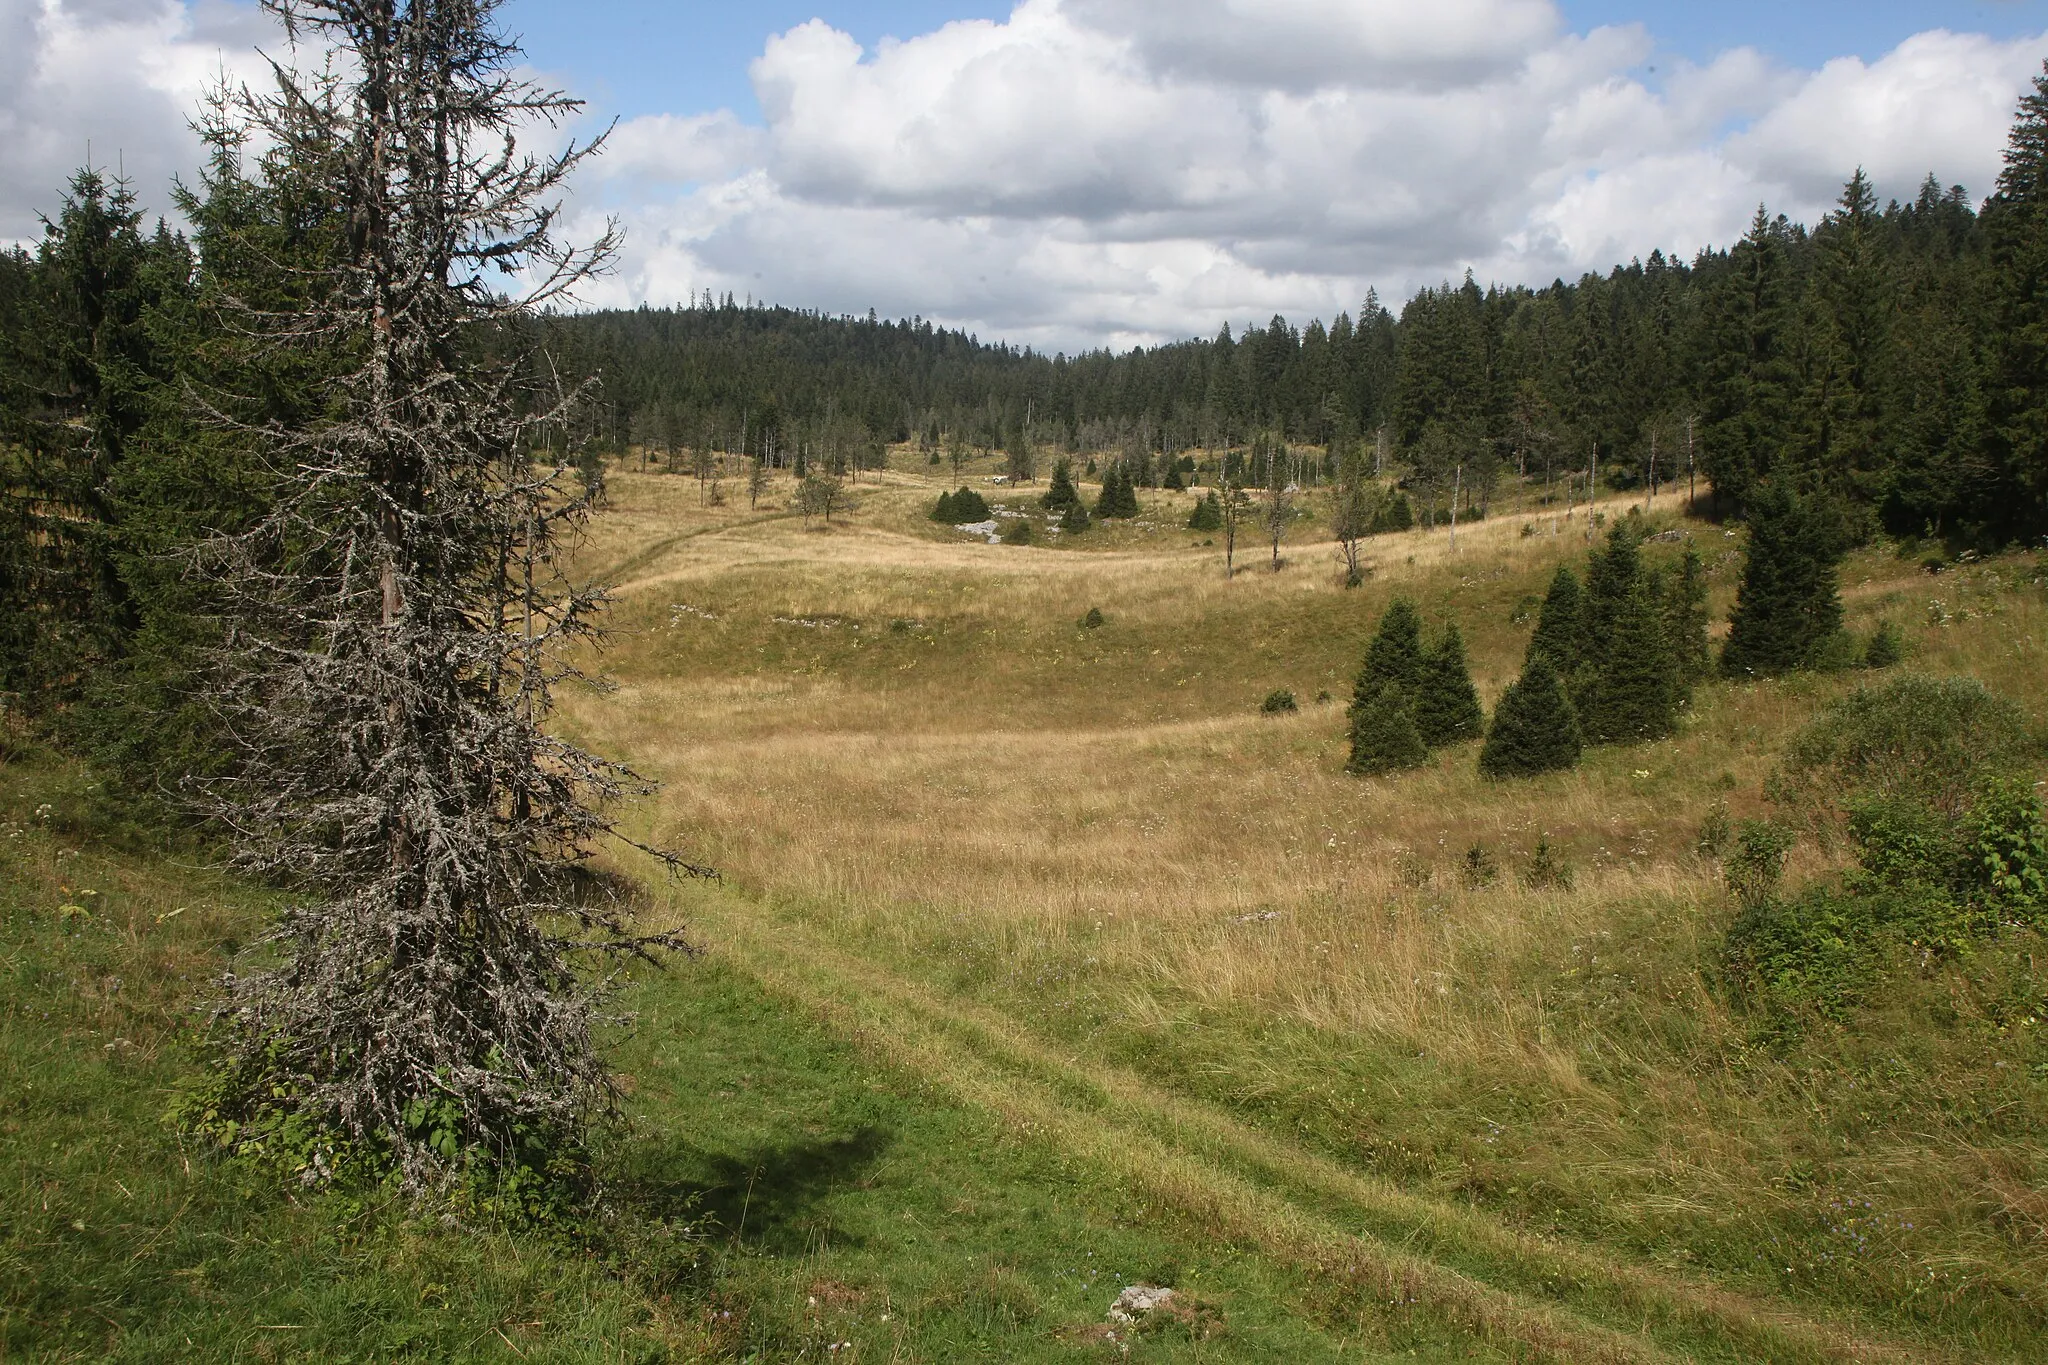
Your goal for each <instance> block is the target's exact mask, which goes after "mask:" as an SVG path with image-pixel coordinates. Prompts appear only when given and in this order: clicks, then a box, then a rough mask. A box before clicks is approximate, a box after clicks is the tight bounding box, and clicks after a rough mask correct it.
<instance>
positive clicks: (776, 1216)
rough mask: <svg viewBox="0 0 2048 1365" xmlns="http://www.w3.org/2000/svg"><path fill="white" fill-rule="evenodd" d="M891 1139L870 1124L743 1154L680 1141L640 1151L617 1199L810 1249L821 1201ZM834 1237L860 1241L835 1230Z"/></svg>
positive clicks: (775, 1249)
mask: <svg viewBox="0 0 2048 1365" xmlns="http://www.w3.org/2000/svg"><path fill="white" fill-rule="evenodd" d="M891 1141H892V1135H891V1134H889V1133H888V1132H886V1131H884V1130H883V1129H880V1128H877V1127H873V1126H864V1127H861V1128H857V1129H855V1130H854V1131H853V1132H851V1133H849V1134H846V1135H844V1136H841V1137H829V1138H817V1139H811V1140H805V1141H798V1142H790V1143H768V1144H765V1145H763V1146H760V1147H757V1148H755V1149H754V1150H752V1151H750V1152H745V1153H741V1154H739V1155H726V1154H716V1153H710V1152H706V1151H704V1150H703V1149H701V1148H698V1147H696V1146H694V1145H692V1144H690V1143H689V1142H688V1141H687V1140H678V1141H674V1142H670V1143H666V1144H661V1145H660V1146H658V1147H650V1148H643V1149H642V1151H641V1152H640V1153H639V1154H638V1155H637V1159H636V1160H634V1161H633V1162H632V1163H631V1167H630V1169H628V1170H627V1171H624V1172H621V1173H620V1176H619V1178H618V1182H617V1184H616V1185H615V1187H614V1196H615V1197H616V1198H618V1199H619V1200H620V1202H622V1203H626V1204H630V1205H634V1206H636V1207H638V1208H639V1209H640V1210H641V1211H642V1212H643V1213H646V1214H653V1215H655V1216H658V1217H659V1216H667V1217H677V1216H689V1217H692V1218H693V1219H696V1220H701V1222H702V1223H704V1224H707V1225H710V1226H709V1227H707V1229H706V1230H707V1231H711V1230H712V1229H713V1228H715V1231H714V1232H713V1235H714V1236H722V1237H730V1238H732V1239H733V1240H735V1241H739V1242H743V1243H746V1244H747V1245H749V1246H754V1247H758V1248H759V1249H761V1250H763V1251H768V1252H771V1253H776V1254H785V1255H795V1254H800V1253H802V1252H804V1251H806V1250H807V1249H809V1247H810V1245H811V1242H812V1240H813V1239H814V1237H815V1235H816V1233H817V1229H818V1220H817V1218H816V1217H815V1210H816V1207H817V1205H818V1203H819V1202H820V1201H821V1200H823V1199H824V1198H825V1197H826V1196H827V1195H829V1194H831V1193H832V1191H833V1190H834V1189H837V1188H840V1187H842V1186H845V1185H849V1184H852V1183H853V1182H855V1181H856V1180H858V1179H859V1178H860V1177H861V1174H862V1173H863V1172H865V1171H866V1170H867V1169H868V1168H869V1167H870V1166H872V1165H873V1164H874V1163H875V1161H876V1160H877V1159H878V1158H880V1156H881V1155H882V1153H883V1152H885V1151H887V1150H888V1147H889V1144H890V1142H891ZM685 1210H688V1211H689V1212H688V1214H687V1215H685V1214H684V1211H685ZM833 1240H835V1241H837V1242H848V1241H854V1240H856V1239H852V1238H849V1237H847V1236H846V1235H845V1234H844V1233H843V1232H835V1233H834V1236H833Z"/></svg>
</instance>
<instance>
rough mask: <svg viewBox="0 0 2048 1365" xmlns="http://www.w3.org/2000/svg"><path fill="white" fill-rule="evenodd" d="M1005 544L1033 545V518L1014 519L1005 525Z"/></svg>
mask: <svg viewBox="0 0 2048 1365" xmlns="http://www.w3.org/2000/svg"><path fill="white" fill-rule="evenodd" d="M1002 539H1003V544H1005V545H1029V544H1030V543H1031V518H1029V517H1012V518H1011V519H1010V520H1009V521H1007V522H1004V523H1003V537H1002Z"/></svg>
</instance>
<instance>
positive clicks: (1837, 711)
mask: <svg viewBox="0 0 2048 1365" xmlns="http://www.w3.org/2000/svg"><path fill="white" fill-rule="evenodd" d="M2036 751H2037V746H2036V745H2035V743H2034V740H2033V738H2032V736H2031V735H2029V733H2028V731H2027V724H2026V718H2025V717H2024V716H2023V715H2022V714H2021V713H2020V710H2019V708H2018V707H2016V706H2014V705H2013V704H2012V703H2011V702H2009V701H2007V700H2005V699H2004V698H2002V697H1998V696H1996V695H1994V694H1993V693H1991V692H1989V691H1987V690H1986V689H1985V687H1984V685H1983V684H1982V683H1979V682H1977V681H1976V680H1974V679H1971V678H1942V679H1936V678H1928V677H1922V676H1919V675H1916V674H1910V673H1909V674H1904V675H1901V676H1899V677H1897V678H1894V679H1892V680H1891V681H1890V682H1887V683H1884V684H1883V685H1881V686H1875V687H1859V688H1857V689H1856V690H1855V691H1854V692H1851V693H1850V694H1849V695H1848V696H1846V697H1843V698H1842V699H1840V700H1839V701H1836V702H1835V703H1834V704H1832V705H1831V706H1829V707H1828V708H1827V709H1826V710H1825V711H1823V712H1822V713H1821V714H1820V715H1819V716H1817V717H1815V718H1814V719H1813V720H1812V721H1811V722H1809V723H1808V724H1807V725H1806V727H1805V728H1804V729H1803V730H1801V731H1800V732H1799V734H1798V735H1797V736H1795V737H1794V738H1793V741H1792V744H1791V746H1790V748H1789V749H1788V750H1787V752H1786V755H1785V758H1784V760H1783V762H1781V763H1780V764H1779V766H1778V770H1777V771H1776V772H1775V773H1773V774H1772V776H1771V780H1770V783H1769V786H1768V788H1767V790H1768V791H1769V793H1770V794H1771V796H1772V798H1773V799H1774V800H1777V801H1779V802H1781V803H1785V804H1789V805H1797V806H1804V807H1806V808H1807V810H1808V813H1809V814H1812V813H1814V812H1816V811H1822V810H1832V809H1834V808H1837V807H1845V806H1848V805H1850V804H1851V803H1852V801H1853V800H1855V799H1857V798H1860V797H1866V796H1901V797H1911V798H1913V799H1916V800H1919V801H1922V802H1925V803H1926V804H1928V805H1930V806H1932V807H1933V808H1934V809H1936V810H1938V811H1940V812H1942V813H1943V814H1945V815H1949V816H1951V817H1953V816H1955V815H1958V814H1960V813H1961V812H1962V810H1963V808H1964V807H1965V806H1966V805H1967V804H1968V802H1969V796H1970V792H1971V789H1972V788H1973V787H1974V786H1975V785H1976V783H1977V782H1978V781H1979V779H1980V777H1995V776H2011V775H2014V774H2015V773H2017V772H2018V771H2019V770H2020V769H2021V768H2022V767H2023V766H2024V765H2025V763H2026V761H2027V760H2028V759H2029V758H2030V757H2032V756H2033V754H2034V753H2035V752H2036Z"/></svg>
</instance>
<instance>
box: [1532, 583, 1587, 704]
mask: <svg viewBox="0 0 2048 1365" xmlns="http://www.w3.org/2000/svg"><path fill="white" fill-rule="evenodd" d="M1585 600H1586V599H1585V592H1584V591H1583V590H1582V589H1581V588H1580V587H1579V576H1578V575H1577V574H1575V573H1573V572H1572V571H1571V569H1570V568H1568V567H1565V566H1563V565H1560V566H1559V567H1558V570H1557V573H1556V574H1554V575H1553V576H1552V577H1551V580H1550V591H1549V592H1548V593H1546V594H1545V595H1544V598H1543V610H1542V613H1541V614H1540V615H1538V616H1537V618H1536V633H1535V634H1534V635H1532V636H1530V637H1529V652H1528V656H1527V657H1528V659H1535V658H1536V657H1538V656H1539V655H1540V656H1542V657H1543V658H1545V659H1548V660H1549V661H1550V666H1551V668H1552V669H1554V670H1556V672H1557V673H1558V674H1559V675H1560V676H1563V677H1570V676H1571V675H1572V674H1573V673H1574V672H1576V671H1577V670H1578V667H1579V662H1580V657H1581V655H1580V642H1581V641H1582V640H1583V639H1584V638H1585V631H1586V606H1585ZM1525 666H1526V661H1525Z"/></svg>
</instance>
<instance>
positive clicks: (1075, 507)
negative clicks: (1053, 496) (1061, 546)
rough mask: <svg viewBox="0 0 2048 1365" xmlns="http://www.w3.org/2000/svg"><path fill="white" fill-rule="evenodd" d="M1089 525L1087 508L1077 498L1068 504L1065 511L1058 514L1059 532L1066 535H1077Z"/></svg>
mask: <svg viewBox="0 0 2048 1365" xmlns="http://www.w3.org/2000/svg"><path fill="white" fill-rule="evenodd" d="M1091 524H1092V523H1090V522H1089V520H1088V506H1087V504H1086V503H1084V502H1082V501H1081V500H1080V499H1079V498H1075V499H1074V500H1073V501H1072V502H1070V503H1068V504H1067V509H1066V510H1065V511H1064V512H1061V513H1060V530H1061V531H1062V532H1063V533H1065V534H1067V535H1078V534H1080V533H1081V532H1082V531H1085V530H1087V529H1088V527H1089V526H1090V525H1091Z"/></svg>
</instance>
